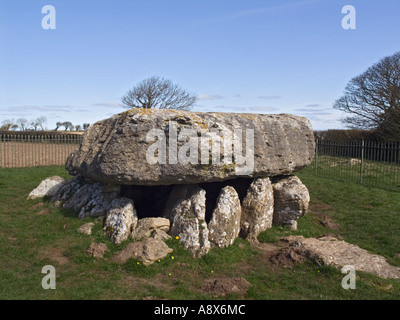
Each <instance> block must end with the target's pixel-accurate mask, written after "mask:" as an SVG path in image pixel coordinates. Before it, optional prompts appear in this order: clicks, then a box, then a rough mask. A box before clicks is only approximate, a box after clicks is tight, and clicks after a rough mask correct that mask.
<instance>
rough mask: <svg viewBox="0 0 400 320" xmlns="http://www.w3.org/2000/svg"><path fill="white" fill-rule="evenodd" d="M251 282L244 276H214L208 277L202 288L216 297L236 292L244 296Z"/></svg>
mask: <svg viewBox="0 0 400 320" xmlns="http://www.w3.org/2000/svg"><path fill="white" fill-rule="evenodd" d="M250 285H251V284H250V283H249V282H248V281H247V280H246V279H244V278H242V277H239V278H228V277H223V278H214V279H206V280H205V281H204V285H203V287H202V290H203V291H204V292H205V293H208V294H211V295H212V296H215V297H224V296H226V295H229V294H232V293H236V294H238V295H239V296H240V297H243V296H244V295H245V294H246V293H247V290H248V289H249V287H250Z"/></svg>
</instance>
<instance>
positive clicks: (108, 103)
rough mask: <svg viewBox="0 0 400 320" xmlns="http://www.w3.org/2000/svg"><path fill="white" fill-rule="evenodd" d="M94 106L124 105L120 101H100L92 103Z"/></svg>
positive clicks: (120, 106) (121, 106) (111, 106)
mask: <svg viewBox="0 0 400 320" xmlns="http://www.w3.org/2000/svg"><path fill="white" fill-rule="evenodd" d="M93 105H94V106H97V107H109V108H123V107H124V105H123V104H122V103H120V102H100V103H93Z"/></svg>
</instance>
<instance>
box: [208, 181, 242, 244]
mask: <svg viewBox="0 0 400 320" xmlns="http://www.w3.org/2000/svg"><path fill="white" fill-rule="evenodd" d="M241 212H242V210H241V206H240V200H239V196H238V194H237V192H236V190H235V189H234V188H233V187H231V186H226V187H225V188H223V189H222V190H221V192H220V194H219V196H218V199H217V205H216V207H215V209H214V212H213V214H212V218H211V221H210V222H209V224H208V230H209V240H210V243H211V245H212V246H216V247H220V248H225V247H228V246H230V245H232V244H233V242H234V241H235V239H236V238H237V237H238V236H239V232H240V216H241Z"/></svg>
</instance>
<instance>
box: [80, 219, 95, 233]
mask: <svg viewBox="0 0 400 320" xmlns="http://www.w3.org/2000/svg"><path fill="white" fill-rule="evenodd" d="M93 226H94V223H93V222H88V223H85V224H83V225H81V226H80V227H79V228H78V229H77V231H78V232H79V233H83V234H87V235H89V236H90V235H91V234H92V228H93Z"/></svg>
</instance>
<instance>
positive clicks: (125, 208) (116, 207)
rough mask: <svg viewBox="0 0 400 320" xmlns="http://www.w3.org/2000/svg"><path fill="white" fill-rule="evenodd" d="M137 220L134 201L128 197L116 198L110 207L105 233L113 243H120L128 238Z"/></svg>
mask: <svg viewBox="0 0 400 320" xmlns="http://www.w3.org/2000/svg"><path fill="white" fill-rule="evenodd" d="M137 220H138V218H137V214H136V210H135V207H134V204H133V201H132V200H131V199H128V198H116V199H114V200H113V201H112V202H111V205H110V208H109V209H108V213H107V218H106V221H105V223H104V233H105V235H106V236H108V237H109V238H110V240H111V241H112V242H113V243H115V244H119V243H121V242H122V241H124V240H126V239H128V237H129V235H130V234H131V232H132V230H133V229H134V228H135V227H136V224H137Z"/></svg>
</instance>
